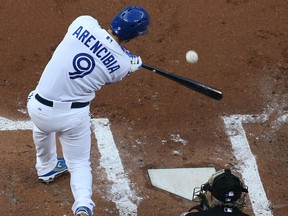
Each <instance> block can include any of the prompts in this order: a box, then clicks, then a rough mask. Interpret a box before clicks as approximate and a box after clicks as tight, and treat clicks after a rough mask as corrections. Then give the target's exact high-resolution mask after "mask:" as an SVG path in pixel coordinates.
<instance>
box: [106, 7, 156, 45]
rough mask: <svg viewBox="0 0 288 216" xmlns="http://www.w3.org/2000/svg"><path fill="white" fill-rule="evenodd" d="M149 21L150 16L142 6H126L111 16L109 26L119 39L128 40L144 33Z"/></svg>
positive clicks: (146, 30)
mask: <svg viewBox="0 0 288 216" xmlns="http://www.w3.org/2000/svg"><path fill="white" fill-rule="evenodd" d="M149 23H150V17H149V14H148V12H147V11H146V10H145V9H144V8H142V7H139V6H128V7H126V8H124V9H123V10H122V11H120V12H119V13H118V14H117V15H116V16H115V17H114V18H113V20H112V22H111V23H110V28H111V30H112V32H113V33H114V34H115V35H116V36H117V37H118V38H119V39H120V40H121V41H128V40H131V39H133V38H135V37H137V36H140V35H144V34H146V33H147V32H148V25H149Z"/></svg>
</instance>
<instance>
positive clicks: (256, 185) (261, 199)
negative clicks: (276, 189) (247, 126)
mask: <svg viewBox="0 0 288 216" xmlns="http://www.w3.org/2000/svg"><path fill="white" fill-rule="evenodd" d="M267 119H268V115H231V116H224V117H223V120H224V124H225V128H226V133H227V135H228V137H229V138H230V141H231V144H232V149H233V151H234V154H235V157H236V159H237V160H238V161H241V164H240V167H239V168H240V169H241V173H242V178H243V181H244V182H245V185H247V186H248V187H249V197H250V200H251V205H252V208H253V211H254V214H255V215H256V216H258V215H261V216H272V215H273V214H272V211H271V210H270V202H269V201H268V199H267V196H266V192H265V190H264V187H263V184H262V181H261V178H260V175H259V171H258V166H257V162H256V159H255V157H254V155H253V154H252V152H251V149H250V146H249V143H248V140H247V137H246V133H245V130H244V128H243V123H249V122H251V123H256V122H264V121H266V120H267Z"/></svg>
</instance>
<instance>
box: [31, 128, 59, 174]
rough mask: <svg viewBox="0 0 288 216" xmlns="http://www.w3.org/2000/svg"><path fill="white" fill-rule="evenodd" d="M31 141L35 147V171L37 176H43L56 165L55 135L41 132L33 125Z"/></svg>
mask: <svg viewBox="0 0 288 216" xmlns="http://www.w3.org/2000/svg"><path fill="white" fill-rule="evenodd" d="M33 139H34V143H35V147H36V169H37V174H38V176H41V175H44V174H46V173H48V172H50V171H51V170H53V169H54V167H55V166H56V164H57V151H56V134H55V133H54V132H50V133H47V132H43V131H41V130H39V129H38V128H37V127H36V126H35V125H34V128H33Z"/></svg>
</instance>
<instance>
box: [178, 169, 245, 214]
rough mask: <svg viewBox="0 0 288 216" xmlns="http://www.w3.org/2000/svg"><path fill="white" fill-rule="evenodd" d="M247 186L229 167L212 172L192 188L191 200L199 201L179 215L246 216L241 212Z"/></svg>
mask: <svg viewBox="0 0 288 216" xmlns="http://www.w3.org/2000/svg"><path fill="white" fill-rule="evenodd" d="M247 193H248V188H247V187H246V186H243V184H242V182H241V181H240V179H239V178H238V177H237V176H235V175H233V174H232V173H231V170H229V169H223V170H220V171H218V172H216V173H215V174H213V175H212V176H211V177H210V179H209V180H208V182H207V183H205V184H203V185H202V186H201V188H194V191H193V199H192V200H193V201H194V202H200V204H199V205H196V206H194V207H192V208H191V209H189V211H188V212H184V213H182V214H181V215H180V216H192V215H193V216H194V215H195V216H196V215H205V216H210V215H213V216H222V215H226V216H227V215H230V216H237V215H238V216H248V215H247V214H245V213H243V212H242V209H243V208H244V207H245V196H246V194H247Z"/></svg>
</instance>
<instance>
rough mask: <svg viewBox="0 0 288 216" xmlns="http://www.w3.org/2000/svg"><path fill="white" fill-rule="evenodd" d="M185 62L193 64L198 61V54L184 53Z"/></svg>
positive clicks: (191, 51) (192, 52)
mask: <svg viewBox="0 0 288 216" xmlns="http://www.w3.org/2000/svg"><path fill="white" fill-rule="evenodd" d="M186 60H187V62H189V63H191V64H194V63H196V62H197V61H198V54H197V53H196V52H195V51H194V50H189V51H188V52H187V53H186Z"/></svg>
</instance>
